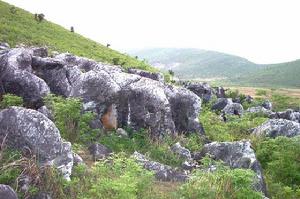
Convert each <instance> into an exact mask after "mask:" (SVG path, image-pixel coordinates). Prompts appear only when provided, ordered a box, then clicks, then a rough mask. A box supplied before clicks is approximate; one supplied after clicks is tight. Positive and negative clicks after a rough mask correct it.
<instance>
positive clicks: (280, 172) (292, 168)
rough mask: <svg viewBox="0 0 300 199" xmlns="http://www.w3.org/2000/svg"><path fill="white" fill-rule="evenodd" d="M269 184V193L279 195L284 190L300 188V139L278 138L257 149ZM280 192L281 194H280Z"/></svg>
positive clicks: (264, 143) (261, 143) (293, 190)
mask: <svg viewBox="0 0 300 199" xmlns="http://www.w3.org/2000/svg"><path fill="white" fill-rule="evenodd" d="M256 155H257V158H258V159H259V161H260V163H261V165H262V167H263V169H264V171H265V174H266V178H267V182H268V187H269V191H270V192H271V193H272V194H273V195H278V194H280V192H282V191H283V190H286V191H287V192H289V191H288V190H291V192H296V191H297V189H298V191H297V192H298V194H299V188H300V161H299V160H300V138H299V137H295V138H287V137H277V138H275V139H268V140H265V141H262V142H260V144H258V145H257V147H256ZM278 191H280V192H278Z"/></svg>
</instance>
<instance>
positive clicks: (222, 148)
mask: <svg viewBox="0 0 300 199" xmlns="http://www.w3.org/2000/svg"><path fill="white" fill-rule="evenodd" d="M205 155H209V156H210V157H212V158H213V159H215V160H221V161H223V162H224V163H225V164H227V165H228V166H230V167H231V168H233V169H235V168H243V169H251V170H253V171H254V172H255V173H256V176H257V178H258V181H259V182H258V183H257V184H256V187H255V188H256V190H258V191H262V192H263V193H265V194H266V186H265V182H264V178H263V174H262V168H261V166H260V163H259V162H258V160H257V159H256V156H255V153H254V150H253V149H252V148H251V144H250V142H249V141H246V140H245V141H238V142H212V143H209V144H205V145H204V147H203V149H202V151H201V152H199V153H196V154H195V155H194V159H196V160H200V159H202V158H203V157H204V156H205Z"/></svg>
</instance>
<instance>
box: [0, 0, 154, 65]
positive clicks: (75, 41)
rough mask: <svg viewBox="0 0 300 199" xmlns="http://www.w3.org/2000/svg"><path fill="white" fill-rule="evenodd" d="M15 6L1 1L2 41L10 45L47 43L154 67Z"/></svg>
mask: <svg viewBox="0 0 300 199" xmlns="http://www.w3.org/2000/svg"><path fill="white" fill-rule="evenodd" d="M12 7H14V6H12V5H10V4H8V3H5V2H3V1H0V42H7V43H9V44H10V45H11V46H15V45H16V44H19V43H23V44H26V45H38V46H47V47H48V48H49V49H50V50H55V51H59V52H70V53H73V54H75V55H78V56H84V57H88V58H91V59H95V60H97V61H102V62H107V63H113V59H114V61H115V62H117V63H118V64H122V65H124V67H136V68H142V69H146V70H154V69H153V68H152V67H151V66H149V65H148V64H146V63H144V62H141V61H138V60H136V59H134V58H132V57H130V56H128V55H124V54H121V53H119V52H117V51H115V50H112V49H110V48H107V47H106V46H103V45H101V44H99V43H97V42H95V41H92V40H90V39H87V38H85V37H83V36H81V35H79V34H77V33H72V32H70V31H69V30H66V29H65V28H63V27H61V26H59V25H56V24H54V23H51V22H49V21H47V20H43V21H42V22H38V21H37V20H35V17H34V14H32V13H29V12H27V11H25V10H23V9H19V8H14V9H15V12H13V10H12ZM45 19H47V16H46V17H45Z"/></svg>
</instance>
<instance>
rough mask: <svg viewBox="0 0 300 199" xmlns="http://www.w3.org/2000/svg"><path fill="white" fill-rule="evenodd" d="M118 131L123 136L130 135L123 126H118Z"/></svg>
mask: <svg viewBox="0 0 300 199" xmlns="http://www.w3.org/2000/svg"><path fill="white" fill-rule="evenodd" d="M116 133H117V134H118V135H119V136H121V137H128V133H127V132H126V131H125V130H124V129H122V128H118V129H117V130H116Z"/></svg>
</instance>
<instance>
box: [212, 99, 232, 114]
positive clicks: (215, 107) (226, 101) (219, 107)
mask: <svg viewBox="0 0 300 199" xmlns="http://www.w3.org/2000/svg"><path fill="white" fill-rule="evenodd" d="M232 103H233V102H232V99H230V98H218V99H217V101H216V102H215V103H214V104H213V105H212V107H211V109H212V110H217V111H221V110H223V109H224V108H225V106H227V105H228V104H232Z"/></svg>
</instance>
